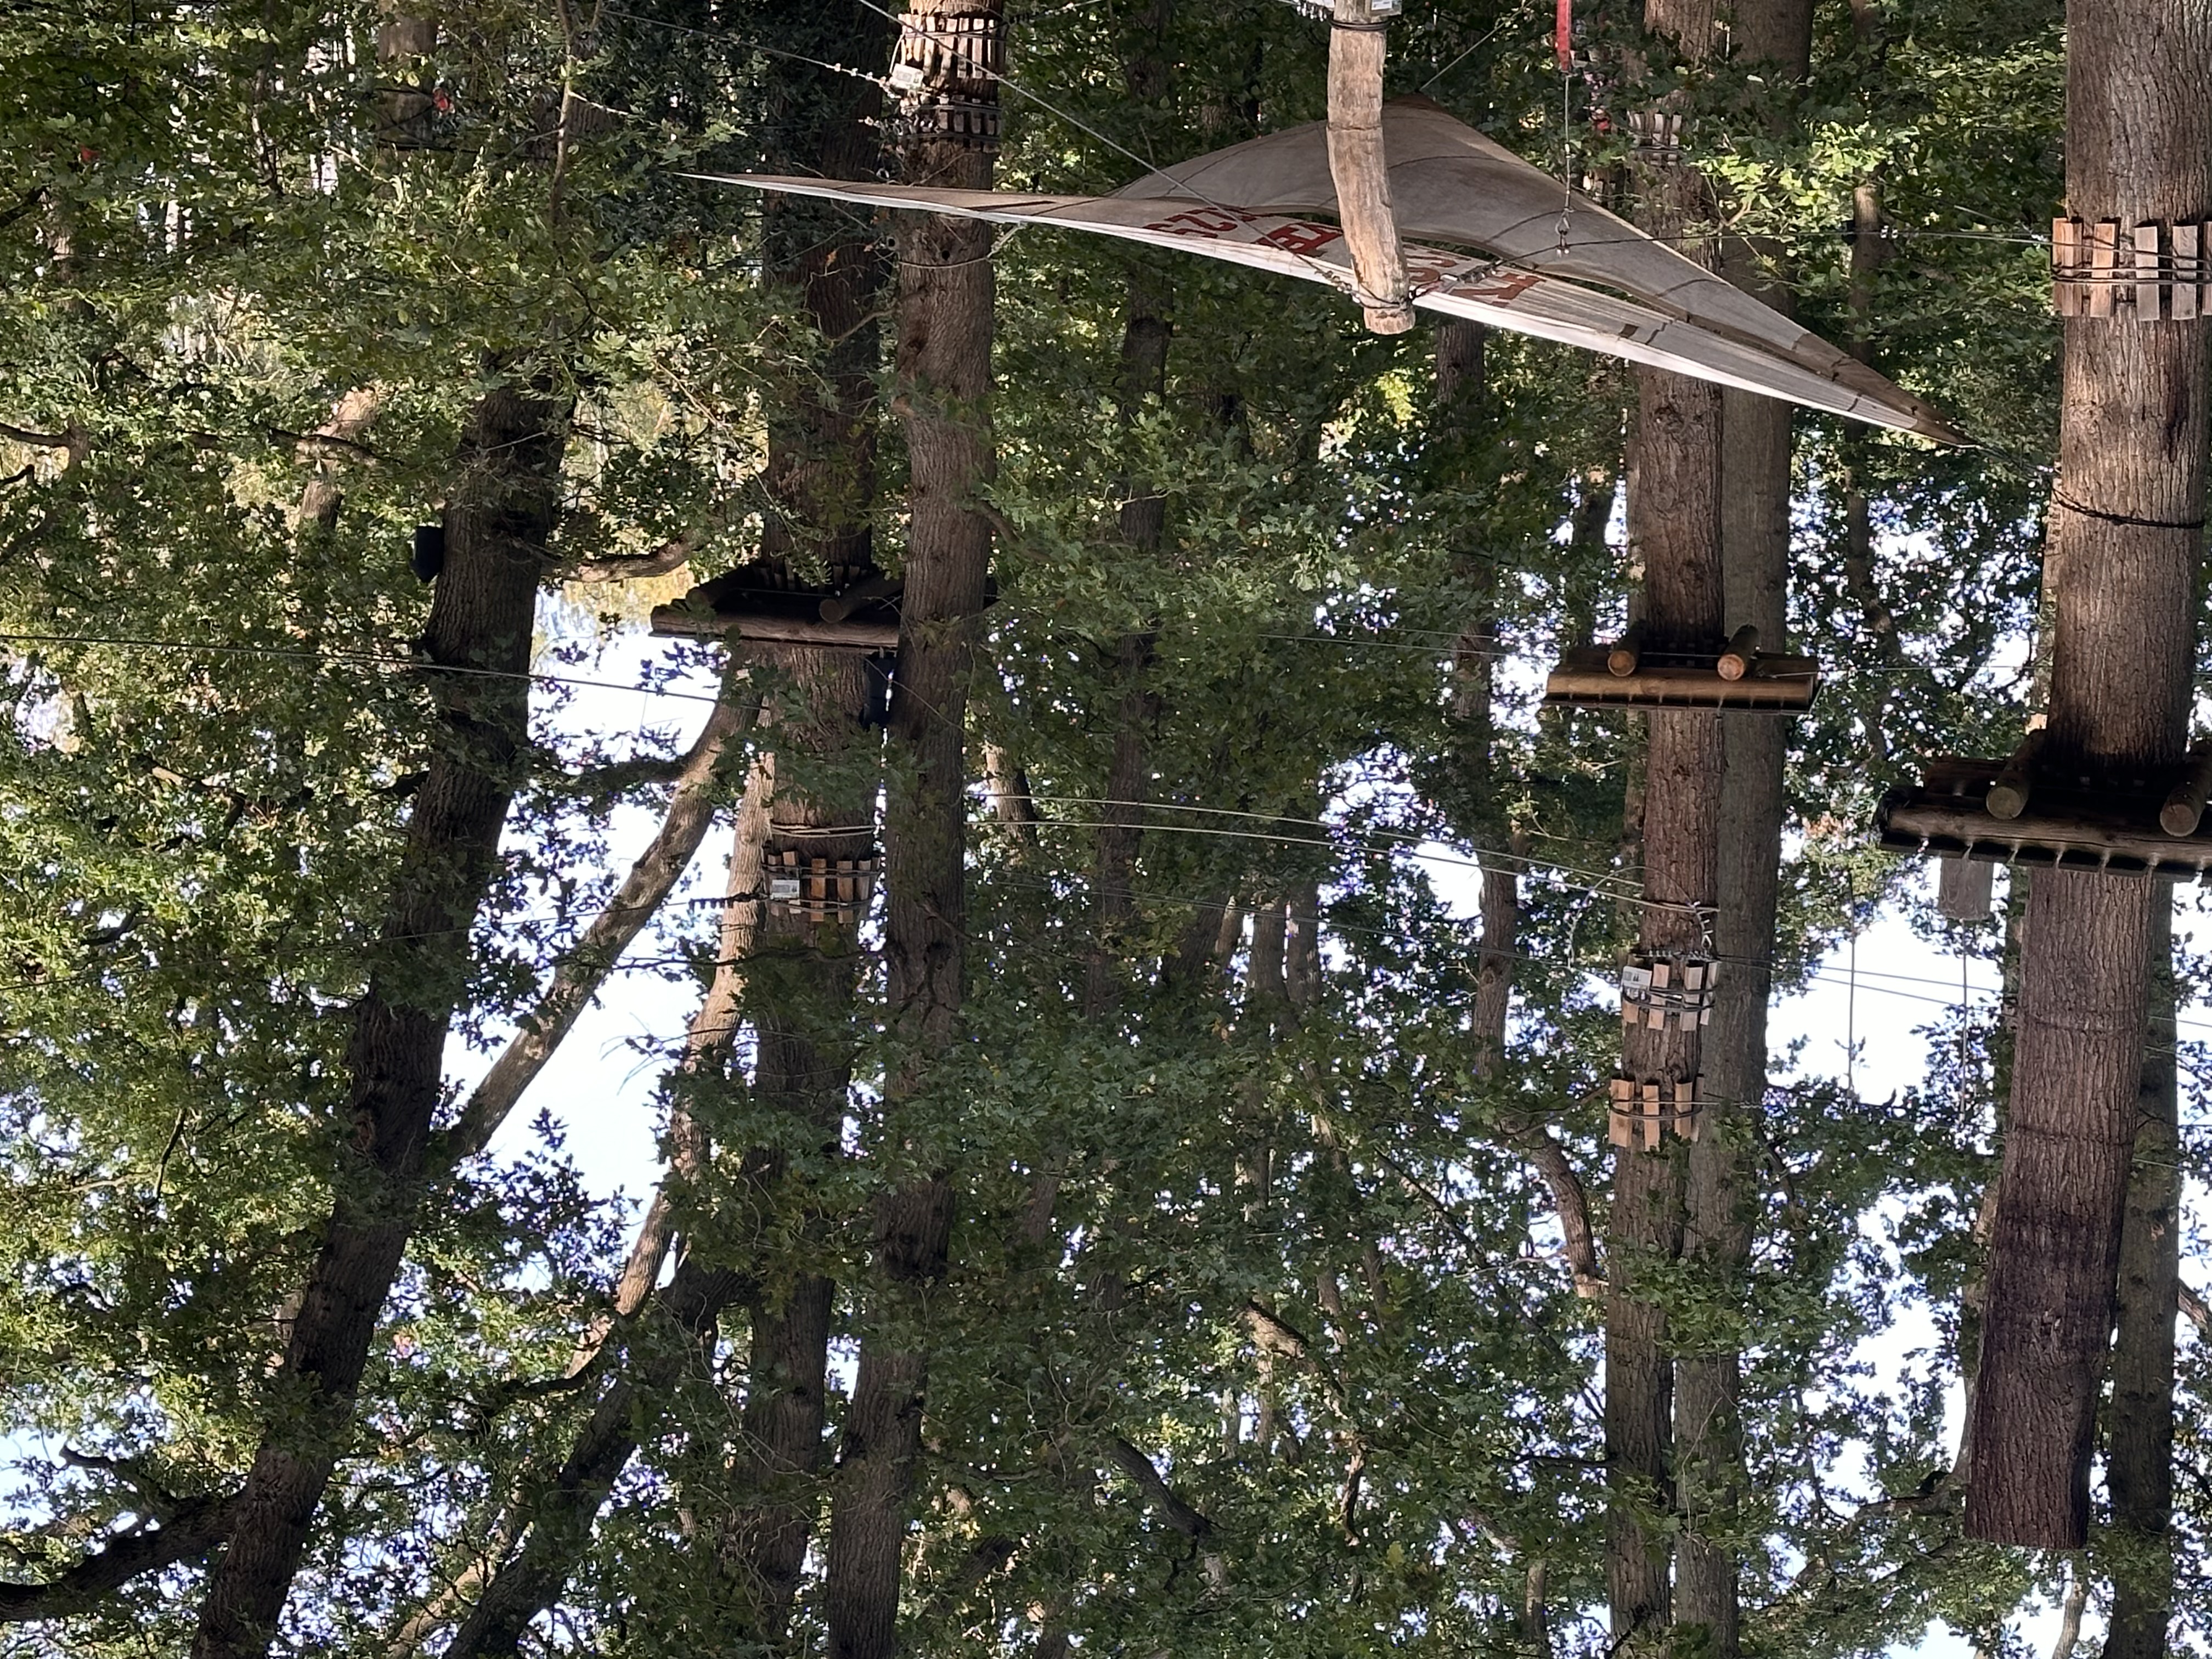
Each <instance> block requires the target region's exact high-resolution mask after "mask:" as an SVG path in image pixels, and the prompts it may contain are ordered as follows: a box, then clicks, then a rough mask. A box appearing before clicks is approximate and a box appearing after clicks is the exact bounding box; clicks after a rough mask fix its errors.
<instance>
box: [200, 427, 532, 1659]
mask: <svg viewBox="0 0 2212 1659" xmlns="http://www.w3.org/2000/svg"><path fill="white" fill-rule="evenodd" d="M565 418H566V417H565V415H564V412H563V411H562V409H561V408H560V407H559V406H558V405H557V404H554V403H553V402H551V401H550V400H549V399H547V398H543V397H541V396H538V395H536V394H534V393H532V392H528V391H526V390H522V389H518V388H515V387H511V386H502V387H501V388H500V389H498V390H496V391H494V392H490V393H489V394H488V395H487V396H486V397H485V398H484V399H483V402H482V403H481V404H478V405H477V410H476V413H475V416H474V417H473V419H472V421H471V428H470V433H469V437H468V441H467V443H466V446H465V449H464V452H463V455H462V465H461V475H460V479H459V483H458V484H457V486H456V487H455V489H454V491H453V499H452V501H450V503H449V504H448V505H447V509H446V565H445V569H444V571H443V573H442V574H441V575H440V577H439V579H438V585H437V591H436V594H435V598H434V599H433V600H432V603H431V607H430V620H429V626H428V629H427V631H426V635H425V641H424V645H425V655H426V657H427V658H428V660H430V661H432V662H435V663H438V664H441V665H451V666H455V667H466V668H471V669H478V670H488V671H489V672H487V673H471V674H466V675H459V676H456V677H454V678H453V679H452V680H450V681H441V680H435V679H434V681H433V684H434V686H435V693H436V696H437V697H438V701H439V704H440V708H441V713H442V715H443V718H444V720H445V725H446V728H447V734H448V739H449V740H448V742H447V743H446V744H441V747H440V748H439V750H438V751H437V752H436V753H435V754H434V755H433V756H432V757H431V759H430V764H429V770H428V775H427V776H426V777H425V779H424V780H423V782H422V787H421V789H420V790H419V791H417V793H416V797H415V810H414V815H413V817H412V819H411V821H410V823H409V825H408V837H407V852H406V854H405V857H404V862H403V864H402V866H401V872H400V875H399V878H398V885H397V888H396V890H395V891H394V893H393V895H392V901H391V904H390V907H389V908H388V910H387V911H386V919H385V923H384V927H383V939H384V941H385V943H383V944H382V945H380V947H379V950H378V952H377V956H376V960H375V967H374V971H373V973H372V975H371V978H370V983H369V989H368V992H367V994H364V995H363V997H362V1000H361V1001H360V1003H359V1004H357V1005H356V1009H355V1012H354V1023H353V1036H352V1040H351V1042H349V1045H348V1050H347V1060H348V1063H349V1066H350V1068H351V1071H352V1073H353V1079H354V1082H353V1088H352V1093H351V1099H350V1109H351V1115H352V1121H353V1133H352V1136H351V1138H350V1142H349V1146H348V1147H347V1149H346V1158H345V1162H346V1165H347V1167H346V1168H344V1169H343V1170H342V1172H341V1174H340V1176H339V1178H338V1181H337V1189H338V1196H337V1200H336V1202H335V1204H334V1206H333V1207H332V1211H331V1217H330V1219H329V1221H328V1222H327V1223H326V1224H325V1228H324V1232H323V1238H322V1243H321V1248H320V1249H319V1252H318V1254H317V1256H316V1259H315V1262H314V1265H313V1267H312V1268H311V1269H310V1272H309V1274H308V1278H307V1285H306V1289H305V1291H304V1294H303V1296H302V1298H301V1304H300V1311H299V1314H298V1316H297V1318H296V1319H295V1322H294V1324H293V1327H292V1334H291V1338H290V1340H289V1343H288V1344H287V1346H286V1350H285V1354H284V1358H283V1364H282V1365H281V1367H280V1369H279V1370H278V1373H277V1376H276V1378H275V1379H274V1380H273V1383H272V1393H273V1395H275V1396H276V1397H279V1398H282V1399H283V1400H284V1401H286V1408H285V1410H284V1411H283V1413H282V1415H281V1417H279V1418H276V1419H272V1420H271V1421H270V1423H269V1424H268V1425H266V1426H265V1427H264V1431H263V1437H262V1440H261V1443H260V1445H259V1447H258V1449H257V1450H256V1452H255V1454H254V1459H253V1465H252V1471H251V1473H250V1474H248V1475H247V1477H246V1489H245V1492H244V1493H243V1495H242V1497H241V1498H240V1508H239V1510H238V1514H237V1520H236V1529H235V1531H234V1534H233V1538H232V1541H231V1544H230V1547H228V1549H227V1550H226V1551H225V1552H224V1553H223V1555H222V1559H220V1560H219V1561H218V1562H217V1563H216V1565H215V1567H214V1568H213V1570H212V1571H210V1574H209V1577H208V1583H207V1589H206V1593H205V1597H204V1601H203V1602H202V1604H201V1608H200V1619H199V1626H198V1629H197V1632H195V1634H194V1637H193V1639H192V1653H193V1656H194V1659H253V1656H258V1655H260V1654H263V1653H264V1652H266V1651H267V1649H268V1646H269V1644H270V1640H271V1639H272V1638H274V1636H275V1634H276V1621H277V1619H278V1616H279V1615H280V1614H281V1613H282V1612H283V1607H284V1602H285V1599H286V1597H287V1595H288V1594H289V1591H290V1589H291V1584H292V1579H293V1576H294V1575H295V1573H296V1572H297V1571H298V1570H299V1565H300V1559H301V1553H302V1552H303V1551H304V1550H305V1548H306V1546H307V1533H308V1529H309V1527H310V1526H311V1524H312V1523H313V1519H314V1515H315V1510H316V1509H317V1507H318V1505H319V1504H320V1503H321V1501H322V1495H323V1491H324V1488H325V1486H328V1484H329V1482H330V1478H331V1473H332V1471H333V1470H334V1469H335V1468H337V1461H338V1459H339V1457H340V1456H341V1455H343V1451H344V1449H345V1444H346V1442H347V1439H348V1438H349V1433H350V1430H351V1425H352V1408H353V1399H354V1392H355V1389H356V1387H357V1386H358V1385H359V1383H360V1381H361V1376H362V1368H363V1367H364V1365H365V1364H367V1361H368V1347H369V1343H370V1340H372V1338H373V1337H374V1334H375V1330H376V1322H377V1316H378V1314H379V1313H380V1310H382V1308H383V1306H384V1301H385V1297H386V1296H387V1295H388V1294H389V1293H390V1291H391V1288H392V1280H393V1279H394V1278H396V1277H397V1276H398V1271H399V1262H400V1258H401V1255H402V1254H403V1253H404V1250H405V1249H406V1245H407V1240H408V1238H409V1237H410V1235H411V1234H412V1232H413V1231H414V1225H415V1214H416V1206H417V1204H418V1202H419V1201H420V1196H421V1178H422V1170H423V1158H424V1152H425V1151H426V1148H427V1146H428V1139H429V1133H430V1121H431V1117H432V1115H433V1114H434V1113H435V1111H436V1109H437V1106H438V1103H439V1101H440V1099H441V1067H442V1064H443V1060H444V1055H445V1047H446V1036H447V1030H448V1028H449V1026H450V1024H451V1023H452V1019H453V1010H454V1006H455V1005H456V1003H457V1002H458V1001H459V998H460V996H461V994H462V993H463V990H464V988H465V984H466V981H467V975H468V969H469V961H470V956H471V950H470V932H471V924H472V923H473V921H474V919H475V917H476V915H477V909H478V908H479V907H480V906H481V905H482V903H483V900H484V897H485V895H486V894H487V893H488V891H489V887H490V883H491V878H492V876H493V873H494V870H495V855H496V853H497V850H498V845H499V835H500V829H501V825H502V824H503V823H505V822H506V818H507V805H508V802H509V800H510V799H511V798H512V795H513V787H514V782H515V779H516V777H517V775H518V768H519V757H520V748H521V744H522V743H523V742H524V740H525V738H526V726H527V720H528V714H529V681H528V679H527V678H525V671H526V670H527V669H528V667H529V664H530V641H531V630H532V620H533V612H534V609H535V605H536V602H537V597H538V580H539V577H540V574H541V572H542V571H543V570H544V565H545V556H546V542H547V539H548V538H549V537H550V534H551V532H552V528H553V523H554V518H555V513H556V493H555V492H556V483H557V480H558V474H559V467H560V459H561V451H562V438H561V435H562V429H563V427H564V424H565Z"/></svg>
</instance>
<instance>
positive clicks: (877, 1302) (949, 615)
mask: <svg viewBox="0 0 2212 1659" xmlns="http://www.w3.org/2000/svg"><path fill="white" fill-rule="evenodd" d="M978 16H981V17H982V18H983V19H984V20H985V21H984V22H983V24H982V25H981V27H983V28H985V29H987V31H989V35H988V37H987V38H990V39H993V40H995V38H996V33H997V30H998V28H999V27H1000V8H999V6H998V5H997V4H996V3H995V0H993V3H986V4H977V3H975V0H918V3H916V4H915V7H914V9H912V11H910V12H909V13H908V28H909V29H910V30H912V31H914V33H913V34H912V36H911V37H909V36H908V35H902V41H904V40H908V39H909V38H911V39H914V40H928V41H933V42H935V41H940V40H942V41H963V42H975V43H978V44H980V41H979V37H977V36H975V35H974V34H966V33H957V31H958V30H959V29H960V28H961V27H962V25H961V24H955V23H953V22H952V21H951V19H953V18H955V17H958V18H960V19H962V20H963V23H966V22H969V21H972V20H974V19H975V18H976V17H978ZM974 50H975V46H969V47H967V48H966V49H965V50H962V49H958V48H948V49H945V50H931V51H928V52H922V53H917V54H915V55H916V56H920V57H923V58H926V60H927V61H926V62H925V63H924V64H921V65H919V66H918V67H920V68H921V84H920V85H919V87H918V88H916V89H915V91H914V92H913V93H911V94H908V102H909V109H910V113H911V114H912V115H913V116H914V118H915V137H912V138H911V139H910V141H909V143H908V149H907V152H906V155H904V157H903V168H902V170H903V173H904V175H905V177H906V179H908V182H910V183H914V184H925V185H950V186H954V187H957V188H965V189H970V190H981V189H987V188H989V185H990V182H991V161H990V151H989V150H988V149H985V148H983V146H982V144H981V143H980V142H979V140H980V138H981V136H982V135H980V134H977V133H975V131H973V130H972V129H973V128H974V126H975V125H976V124H977V122H978V115H977V113H976V111H977V106H987V107H988V108H989V109H990V110H991V111H992V112H994V117H995V110H996V94H997V83H996V82H995V80H994V78H992V76H991V74H990V73H989V72H988V71H990V70H994V69H995V64H981V65H978V64H975V59H974V58H972V57H970V56H969V55H968V54H969V52H972V51H974ZM992 50H993V51H995V48H993V49H992ZM898 246H899V295H898V305H897V313H896V316H897V328H898V354H897V367H896V379H897V383H898V388H899V390H898V398H897V403H896V408H897V409H898V410H899V412H900V414H901V415H902V416H903V417H904V419H905V422H906V435H907V452H908V467H909V472H908V479H909V482H908V515H909V516H908V532H907V561H906V586H905V592H904V597H903V601H902V610H901V612H900V620H899V665H898V678H897V684H896V690H895V693H894V696H893V701H892V706H891V730H890V737H891V751H892V757H893V759H892V763H891V764H892V777H891V784H890V807H889V813H888V816H887V817H886V820H885V824H884V882H885V885H886V888H887V890H888V892H887V899H886V904H885V911H884V969H885V990H886V999H887V1002H888V1009H887V1017H888V1020H889V1023H890V1031H891V1036H892V1040H893V1042H895V1043H896V1045H897V1050H898V1052H897V1054H896V1058H895V1060H894V1065H893V1070H892V1073H891V1075H890V1078H889V1079H887V1084H886V1090H885V1098H884V1112H885V1115H886V1123H885V1126H884V1133H885V1136H886V1138H887V1139H891V1140H894V1141H895V1140H896V1139H898V1137H899V1135H900V1123H901V1119H902V1116H903V1115H904V1109H905V1107H906V1104H907V1103H908V1102H909V1101H911V1100H912V1099H913V1098H914V1097H915V1096H916V1095H917V1094H918V1093H919V1092H920V1091H921V1090H922V1089H923V1088H924V1087H926V1086H927V1079H928V1074H929V1071H930V1067H931V1062H932V1060H933V1059H934V1058H935V1057H936V1056H938V1055H939V1054H942V1053H944V1052H945V1049H946V1048H948V1047H949V1046H950V1045H951V1042H952V1040H953V1036H954V1031H955V1028H956V1025H957V1021H958V1018H959V1012H960V998H961V988H962V984H961V981H962V975H963V971H964V969H965V965H966V959H967V953H966V919H967V896H966V892H965V890H964V877H965V871H964V867H963V866H964V854H965V847H966V828H967V823H966V805H967V792H966V772H965V744H964V742H963V738H964V736H965V732H964V727H965V724H966V718H967V699H968V676H969V665H970V663H971V661H972V659H973V656H974V647H975V618H976V617H977V615H978V614H979V613H980V612H981V610H982V608H983V603H984V599H985V596H986V582H987V577H988V575H989V571H990V559H991V532H990V526H989V525H988V523H987V521H986V520H984V519H983V517H982V516H981V514H980V513H977V512H976V511H975V495H976V491H977V489H979V487H980V486H981V485H982V484H984V483H986V482H987V480H988V479H989V477H990V475H991V439H990V430H989V427H988V425H987V420H986V415H985V400H986V398H987V394H988V392H989V390H990V374H991V330H992V293H993V284H992V273H991V231H990V228H989V227H988V226H986V225H983V224H981V223H979V222H975V221H973V220H959V219H947V218H939V217H935V216H921V215H914V216H907V217H905V218H903V219H902V221H901V222H900V225H899V236H898ZM951 1230H952V1185H951V1179H950V1177H949V1176H946V1175H945V1174H944V1173H943V1172H941V1171H933V1172H932V1173H930V1174H928V1175H926V1176H921V1177H920V1178H918V1179H915V1180H913V1181H910V1182H906V1183H904V1184H902V1185H901V1186H899V1187H897V1188H894V1189H893V1190H891V1191H890V1192H887V1193H885V1194H884V1195H883V1197H882V1198H881V1200H879V1201H878V1206H877V1213H876V1225H875V1257H876V1260H875V1271H874V1282H873V1284H872V1286H871V1287H870V1294H869V1296H868V1298H867V1317H866V1322H865V1327H864V1329H863V1332H862V1334H861V1340H860V1364H859V1367H858V1370H857V1374H856V1376H855V1378H854V1389H853V1399H852V1403H851V1406H850V1407H849V1408H848V1411H847V1413H846V1417H845V1425H844V1435H843V1440H842V1445H841V1447H840V1449H839V1455H838V1468H837V1480H836V1489H835V1492H834V1494H833V1497H832V1499H831V1508H830V1520H829V1547H828V1550H827V1568H828V1582H827V1583H826V1585H825V1588H824V1614H825V1617H826V1620H827V1622H828V1624H829V1650H830V1653H831V1656H832V1659H890V1655H892V1654H893V1653H894V1652H895V1651H896V1645H897V1631H898V1606H899V1588H900V1582H901V1577H902V1565H903V1562H902V1557H903V1553H904V1547H905V1540H906V1527H907V1516H908V1509H909V1507H910V1504H911V1502H912V1492H913V1485H914V1474H915V1460H916V1458H917V1456H918V1455H919V1454H920V1451H921V1419H922V1410H923V1388H924V1384H925V1383H926V1382H927V1375H928V1366H929V1354H928V1346H927V1317H926V1313H927V1293H928V1290H929V1287H930V1286H931V1285H933V1284H934V1283H935V1282H936V1281H937V1280H939V1279H941V1278H942V1277H943V1276H944V1274H945V1267H946V1261H947V1255H948V1252H949V1250H950V1248H951Z"/></svg>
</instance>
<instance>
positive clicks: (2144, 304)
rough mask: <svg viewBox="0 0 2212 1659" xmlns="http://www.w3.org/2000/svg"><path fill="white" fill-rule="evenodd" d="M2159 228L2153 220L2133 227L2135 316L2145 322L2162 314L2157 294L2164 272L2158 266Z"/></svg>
mask: <svg viewBox="0 0 2212 1659" xmlns="http://www.w3.org/2000/svg"><path fill="white" fill-rule="evenodd" d="M2159 230H2160V226H2159V225H2158V224H2157V223H2155V222H2153V223H2150V224H2147V225H2137V226H2136V228H2135V239H2134V240H2135V246H2136V317H2137V318H2138V319H2141V320H2143V321H2146V322H2148V321H2151V320H2153V319H2156V318H2158V317H2160V316H2161V315H2163V314H2164V308H2163V307H2160V304H2159V295H2160V291H2161V289H2162V287H2163V284H2164V273H2163V272H2161V271H2160V270H2159V268H2158V238H2159Z"/></svg>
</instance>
